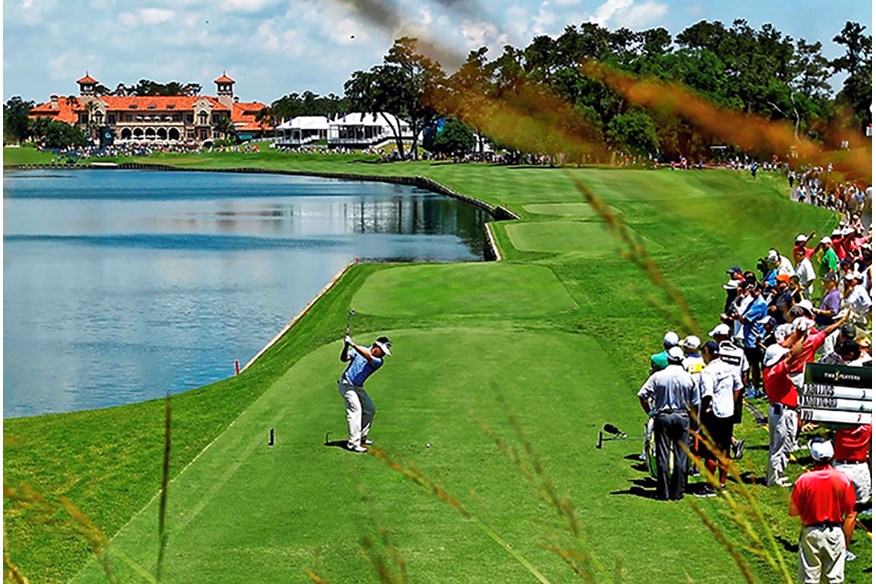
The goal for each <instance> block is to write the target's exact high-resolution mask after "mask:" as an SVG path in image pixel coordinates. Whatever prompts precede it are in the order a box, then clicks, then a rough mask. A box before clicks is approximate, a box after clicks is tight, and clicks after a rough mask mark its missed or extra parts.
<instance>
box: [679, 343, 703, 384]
mask: <svg viewBox="0 0 876 584" xmlns="http://www.w3.org/2000/svg"><path fill="white" fill-rule="evenodd" d="M679 346H680V347H681V350H682V351H684V359H683V360H682V362H681V366H682V367H684V370H685V371H687V372H688V373H690V374H691V375H693V377H694V381H696V380H697V378H698V377H699V374H700V371H702V370H703V369H704V368H705V366H706V362H705V360H704V359H703V356H702V355H701V354H700V339H699V337H697V336H695V335H688V336H686V337H685V338H684V340H682V341H681V343H680V344H679Z"/></svg>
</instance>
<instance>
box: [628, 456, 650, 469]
mask: <svg viewBox="0 0 876 584" xmlns="http://www.w3.org/2000/svg"><path fill="white" fill-rule="evenodd" d="M624 460H633V461H635V464H632V465H630V468H631V469H633V470H636V471H639V472H648V464H647V463H646V462H645V461H644V460H642V459H641V458H640V455H638V454H627V455H626V456H624Z"/></svg>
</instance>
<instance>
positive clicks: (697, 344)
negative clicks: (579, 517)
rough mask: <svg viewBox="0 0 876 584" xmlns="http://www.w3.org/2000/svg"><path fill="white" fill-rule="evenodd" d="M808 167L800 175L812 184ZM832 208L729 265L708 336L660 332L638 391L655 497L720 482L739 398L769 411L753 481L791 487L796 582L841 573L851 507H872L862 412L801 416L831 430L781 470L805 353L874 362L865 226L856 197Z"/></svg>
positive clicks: (740, 444)
mask: <svg viewBox="0 0 876 584" xmlns="http://www.w3.org/2000/svg"><path fill="white" fill-rule="evenodd" d="M813 176H815V175H809V174H807V175H805V176H804V178H803V180H804V181H806V182H807V183H808V185H809V186H811V188H812V189H813V190H814V189H817V188H819V187H818V186H816V184H815V182H813V181H815V180H817V179H815V178H812V177H813ZM843 188H845V189H847V190H848V191H849V192H850V193H851V192H852V191H853V189H854V188H857V187H852V186H849V185H847V186H846V187H843ZM855 198H856V195H855V194H854V193H852V195H851V199H852V200H854V199H855ZM837 210H841V211H842V212H844V213H845V215H844V216H843V219H842V221H840V222H839V225H838V226H837V228H836V229H834V230H833V231H832V232H830V233H825V234H821V236H820V237H819V236H818V235H816V233H809V234H805V233H801V234H799V235H798V236H797V237H796V238H795V240H794V241H793V242H790V241H789V242H787V243H786V245H785V246H780V247H777V248H775V249H770V250H768V251H767V253H766V255H765V256H764V257H762V258H759V259H757V260H756V261H754V262H752V263H753V264H754V266H753V269H744V268H743V267H741V266H738V265H734V266H731V267H730V268H729V269H728V270H727V271H726V273H727V280H726V281H725V282H723V284H722V287H723V293H724V294H723V295H724V305H723V310H722V312H721V313H720V315H716V321H717V322H716V323H715V324H714V326H713V328H712V329H711V331H710V332H709V337H710V338H709V339H707V340H706V341H705V342H701V340H700V339H699V338H697V337H695V336H693V335H689V336H687V337H682V336H680V335H678V334H676V333H675V332H672V331H670V332H668V333H666V335H665V336H664V339H663V351H662V352H660V353H657V354H655V355H653V356H652V357H651V363H650V365H651V369H650V374H649V377H648V380H647V381H646V382H645V383H644V385H643V386H642V388H641V389H640V390H639V392H638V398H639V401H640V404H641V406H642V409H643V410H644V411H645V412H646V413H647V414H648V416H649V419H648V424H647V425H646V430H645V448H646V451H645V452H643V456H642V458H646V459H649V461H650V462H651V463H652V465H651V468H655V467H656V472H653V471H652V474H655V478H656V482H657V492H656V498H657V499H661V500H677V499H681V498H682V497H683V496H684V494H685V493H686V492H690V493H692V494H694V495H696V496H700V497H714V496H716V495H717V494H718V493H719V492H721V491H723V489H725V488H726V481H727V474H728V472H727V471H728V467H729V465H730V459H731V457H732V458H736V459H739V458H742V456H743V452H744V441H742V440H737V439H736V438H735V437H734V435H733V434H734V426H735V424H738V423H740V422H741V421H742V412H743V409H744V408H746V407H748V408H751V409H753V410H755V411H758V410H757V408H758V407H759V406H760V404H761V403H764V402H765V403H764V405H765V406H766V407H767V408H768V413H767V414H766V415H765V416H764V415H763V414H762V413H760V412H759V411H758V413H759V414H760V416H762V418H766V420H767V422H768V427H769V455H768V460H767V464H766V468H765V469H764V474H763V476H762V477H761V481H762V483H763V484H766V485H767V486H770V487H777V488H781V487H791V488H793V493H792V497H791V500H792V502H791V505H790V509H789V513H790V514H791V515H794V516H800V518H801V520H802V522H803V532H802V533H803V535H802V536H801V540H800V544H799V565H798V568H799V573H800V579H801V581H803V582H818V581H819V578H820V577H821V575H822V574H824V575H825V577H829V581H830V582H841V581H842V573H843V565H844V564H843V562H844V561H846V560H847V559H848V560H850V559H854V554H852V553H851V552H850V551H848V544H849V542H850V541H851V537H852V532H853V530H854V526H855V519H856V513H857V512H859V511H865V512H866V513H867V514H871V473H870V466H869V462H870V456H871V454H870V451H871V446H870V444H871V435H872V425H871V424H869V423H868V424H863V425H855V424H830V423H828V424H822V426H823V427H821V428H819V427H818V426H816V425H815V424H812V423H810V424H808V425H807V426H806V428H805V429H806V430H807V432H810V431H817V433H818V434H825V433H827V434H828V436H829V439H827V440H824V439H823V437H819V438H818V439H815V440H814V441H810V444H809V447H810V448H809V449H810V453H811V457H812V460H813V462H814V463H815V469H814V470H812V471H810V472H808V473H804V475H802V476H800V477H799V478H798V479H797V481H796V483H794V482H792V480H791V479H790V478H789V477H788V475H787V470H788V466H789V461H790V460H791V457H792V454H793V453H794V452H795V451H797V450H802V449H804V448H806V447H805V446H800V445H798V435H799V434H800V432H801V429H802V428H803V421H802V420H801V417H800V415H799V408H800V405H801V400H800V392H801V391H802V390H803V382H804V371H805V367H806V364H808V363H814V362H819V363H826V364H832V365H844V366H848V367H872V355H871V338H872V326H871V324H872V320H871V318H872V316H871V313H872V310H871V307H872V229H871V228H869V227H865V225H864V224H863V223H862V222H861V217H860V212H861V210H862V208H861V207H859V206H851V205H850V204H849V202H848V200H846V201H845V202H844V203H843V204H842V206H841V208H839V207H838V208H837ZM763 398H765V400H764V401H763V402H762V401H761V399H763ZM746 400H747V401H748V403H747V404H746ZM762 418H761V419H762ZM690 457H693V458H694V460H695V461H696V460H698V459H701V460H702V463H703V466H704V467H705V468H706V469H708V470H709V471H710V478H709V481H708V482H707V483H699V484H696V485H694V484H692V485H690V488H689V487H688V477H689V476H690V475H691V474H696V469H697V468H699V465H692V464H691V461H690V460H689V458H690ZM691 467H694V468H691ZM828 575H829V576H828Z"/></svg>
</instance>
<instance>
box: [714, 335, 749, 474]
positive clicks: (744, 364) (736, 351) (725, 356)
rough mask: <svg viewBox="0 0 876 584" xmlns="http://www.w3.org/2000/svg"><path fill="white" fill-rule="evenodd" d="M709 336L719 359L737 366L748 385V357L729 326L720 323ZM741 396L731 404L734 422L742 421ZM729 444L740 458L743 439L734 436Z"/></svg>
mask: <svg viewBox="0 0 876 584" xmlns="http://www.w3.org/2000/svg"><path fill="white" fill-rule="evenodd" d="M709 336H710V337H712V338H713V339H714V340H715V342H716V343H718V354H719V355H720V356H721V360H722V361H724V362H725V363H728V364H730V365H732V366H733V367H737V368H738V371H739V378H740V379H741V380H742V386H743V388H745V387H748V372H749V371H750V370H751V367H750V365H749V364H748V359H746V357H745V352H744V351H743V350H742V349H741V348H740V347H738V346H737V345H734V344H733V342H732V341H731V340H730V327H729V326H727V325H726V324H724V323H721V324H719V325H718V326H716V327H715V328H713V329H712V330H711V332H709ZM742 398H743V394H742V393H740V394H739V395H738V396H736V403H735V404H734V406H733V423H734V424H741V423H742V407H743V406H742ZM731 446H732V452H733V456H734V458H736V459H737V460H739V459H741V458H742V454H743V449H744V448H745V441H744V440H737V439H736V438H735V437H734V438H733V440H732V442H731Z"/></svg>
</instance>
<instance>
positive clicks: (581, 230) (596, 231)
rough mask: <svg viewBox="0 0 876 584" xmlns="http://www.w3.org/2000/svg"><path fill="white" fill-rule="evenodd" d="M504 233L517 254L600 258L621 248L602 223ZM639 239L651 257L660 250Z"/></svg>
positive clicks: (523, 227)
mask: <svg viewBox="0 0 876 584" xmlns="http://www.w3.org/2000/svg"><path fill="white" fill-rule="evenodd" d="M628 229H629V227H628ZM505 231H506V232H507V233H508V236H509V237H510V238H511V243H512V244H513V245H514V247H516V248H517V249H519V250H520V251H535V252H553V253H566V252H576V253H583V254H587V255H592V256H601V255H607V254H616V253H617V251H618V250H619V249H620V248H621V244H620V243H619V242H618V240H617V239H616V238H614V237H613V236H612V234H611V233H610V232H609V230H608V227H607V226H606V225H605V224H603V223H594V222H584V221H539V222H537V223H515V224H513V225H507V226H505ZM630 231H633V233H634V234H635V231H634V230H632V229H630ZM640 239H641V241H642V243H643V245H644V246H645V247H646V248H647V249H648V250H649V251H650V252H651V253H654V252H655V251H659V250H660V249H662V246H660V245H659V244H657V243H655V242H654V241H653V240H650V239H647V238H645V237H641V236H640Z"/></svg>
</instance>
